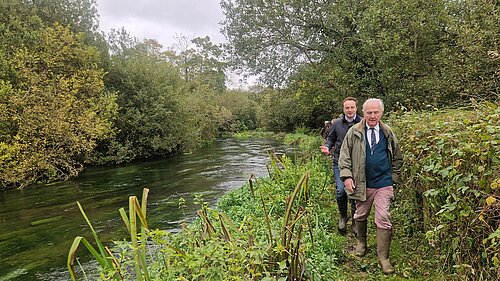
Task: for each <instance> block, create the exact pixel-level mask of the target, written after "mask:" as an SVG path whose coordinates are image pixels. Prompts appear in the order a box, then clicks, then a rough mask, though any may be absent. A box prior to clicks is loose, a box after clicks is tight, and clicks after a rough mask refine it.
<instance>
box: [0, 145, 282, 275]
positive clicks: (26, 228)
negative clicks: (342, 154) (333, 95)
mask: <svg viewBox="0 0 500 281" xmlns="http://www.w3.org/2000/svg"><path fill="white" fill-rule="evenodd" d="M268 148H273V149H275V150H276V151H277V152H281V153H284V152H285V151H284V150H285V147H284V146H283V145H281V144H278V143H276V142H275V141H272V140H263V139H260V140H235V139H220V140H217V141H216V142H214V144H213V145H210V146H209V147H206V148H203V149H200V150H197V151H195V152H193V153H191V154H182V155H177V156H173V157H170V158H167V159H162V160H157V161H148V162H141V163H134V164H127V165H122V166H113V167H92V168H88V169H86V170H85V171H83V172H82V173H81V174H80V176H79V177H78V178H75V179H73V180H70V181H66V182H58V183H54V184H47V185H36V186H31V187H29V188H26V189H24V190H12V191H5V192H0V281H7V280H9V281H11V280H12V281H27V280H44V281H45V280H57V281H59V280H70V277H69V273H68V272H67V270H66V259H67V254H68V251H69V247H70V246H71V243H72V242H73V239H74V238H75V237H76V236H84V237H86V238H87V239H89V241H92V242H93V239H92V237H91V233H90V231H89V228H88V226H87V225H86V223H85V220H84V218H83V217H82V215H81V213H80V212H79V210H78V207H77V205H76V201H79V202H80V203H81V205H82V206H83V208H84V210H85V212H86V214H87V216H88V217H89V219H90V221H91V223H92V224H93V227H94V228H95V230H96V231H97V232H98V235H99V237H100V239H101V240H102V241H104V242H110V241H113V240H123V239H125V238H126V237H127V233H126V230H125V227H124V224H123V222H122V220H121V218H120V215H119V213H118V209H119V208H121V207H125V208H126V209H128V197H129V196H132V195H135V196H137V197H138V198H139V200H140V198H141V195H142V190H143V188H149V190H150V191H149V196H148V222H149V224H150V228H159V229H166V230H171V231H176V230H177V227H178V224H179V222H180V221H182V220H188V221H189V220H193V219H194V218H195V212H196V210H197V209H198V206H197V205H194V203H193V199H194V196H195V195H196V194H202V198H203V200H204V201H205V202H209V203H210V204H212V205H214V204H215V202H216V201H217V199H218V198H219V197H220V196H221V195H222V194H224V193H225V192H227V191H228V190H231V189H232V188H235V187H239V186H242V185H243V184H244V183H245V182H247V180H248V178H249V176H250V175H251V174H253V175H254V176H256V177H261V176H267V168H266V164H267V163H268V162H269V158H268V155H267V153H266V149H268ZM181 198H183V199H185V200H186V205H187V208H185V210H184V212H182V211H181V210H179V208H178V204H179V199H181ZM80 247H81V248H80V250H79V252H78V254H79V255H80V254H81V255H82V256H83V257H86V258H87V259H90V257H88V254H87V255H86V254H85V252H86V251H87V250H86V249H85V247H83V245H80ZM82 259H83V258H82Z"/></svg>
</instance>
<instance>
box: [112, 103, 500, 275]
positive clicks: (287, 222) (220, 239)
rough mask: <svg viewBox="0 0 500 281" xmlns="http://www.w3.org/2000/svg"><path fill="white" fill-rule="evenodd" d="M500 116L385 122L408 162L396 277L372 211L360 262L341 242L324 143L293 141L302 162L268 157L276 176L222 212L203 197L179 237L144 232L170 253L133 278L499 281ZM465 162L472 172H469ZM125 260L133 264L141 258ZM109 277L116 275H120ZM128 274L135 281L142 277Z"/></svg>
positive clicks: (448, 114) (482, 112) (297, 137)
mask: <svg viewBox="0 0 500 281" xmlns="http://www.w3.org/2000/svg"><path fill="white" fill-rule="evenodd" d="M499 113H500V109H499V107H498V106H496V105H494V104H485V105H482V106H478V107H477V108H473V109H464V108H462V109H446V110H442V111H439V112H437V111H433V112H407V113H401V114H399V115H398V116H396V115H392V116H391V117H388V118H387V119H388V120H387V123H388V124H394V125H393V129H394V130H395V132H396V135H397V136H400V137H399V139H400V144H401V147H402V150H403V153H404V158H405V166H404V167H403V171H402V177H401V178H402V180H401V182H400V184H399V185H398V186H397V192H396V196H395V202H394V203H393V205H392V207H393V208H392V210H391V214H392V221H393V224H394V226H395V229H394V239H393V243H392V246H391V253H390V258H391V261H392V263H393V265H394V267H395V269H396V273H395V274H392V275H389V276H385V275H383V274H382V273H381V271H380V270H379V268H378V262H377V258H376V253H375V249H376V248H375V241H374V240H375V235H374V232H375V229H374V225H373V223H372V222H373V210H372V215H371V216H370V218H369V222H370V223H369V230H368V249H369V250H368V254H367V255H366V256H365V257H363V258H358V257H356V256H355V255H353V254H352V252H353V247H354V245H355V239H354V237H353V236H352V233H349V234H348V235H346V236H342V235H339V234H338V233H337V230H336V224H337V220H338V217H337V210H336V203H335V196H334V192H333V190H334V184H333V181H332V171H331V162H330V159H329V157H325V156H324V155H322V154H321V153H320V152H319V145H320V144H321V138H320V137H319V136H308V135H305V134H294V135H290V136H288V135H287V137H286V138H285V139H288V141H289V143H294V144H295V145H298V146H300V147H301V148H300V150H301V155H300V157H296V158H295V159H294V161H292V160H291V159H289V158H288V157H286V156H283V157H278V156H276V155H271V158H272V162H271V165H270V166H269V167H268V171H269V177H267V178H266V177H265V178H259V179H257V180H249V181H248V183H247V184H245V185H243V186H242V187H240V188H237V189H234V190H232V191H231V192H229V193H227V194H225V195H224V196H223V197H222V198H221V199H220V200H219V202H218V205H217V207H216V208H211V207H209V206H208V205H207V204H205V203H204V202H203V198H202V197H198V198H197V202H198V206H199V211H198V216H199V219H198V220H196V221H195V222H194V223H192V224H182V226H183V227H182V231H181V232H179V233H177V234H171V233H168V232H166V231H159V230H158V231H151V232H147V233H148V237H149V241H152V243H154V244H156V245H157V248H158V249H161V251H159V252H157V253H156V254H154V255H150V256H148V258H146V253H145V252H144V254H143V256H144V259H143V260H147V262H148V264H147V265H146V264H139V263H137V262H136V263H135V264H136V266H137V267H138V268H139V270H136V273H135V274H139V275H140V274H144V276H150V277H151V278H152V279H155V278H158V279H161V280H174V279H177V280H380V279H387V280H494V276H498V274H497V273H498V272H499V265H498V253H499V252H498V249H499V247H498V235H496V234H497V233H498V231H499V229H500V228H499V225H498V215H497V214H498V210H499V208H498V207H499V204H500V203H499V200H498V199H497V198H499V196H498V186H499V183H500V181H499V179H498V164H499V163H498V155H499V154H498V153H499V147H498V144H499V142H498V136H499V135H500V132H499V129H500V124H499V119H498V116H499V115H498V114H499ZM465 160H467V162H468V163H470V164H474V165H462V162H464V161H465ZM479 222H480V223H479ZM446 229H448V231H446V232H444V231H443V230H446ZM453 229H461V230H462V231H461V232H456V231H453ZM472 234H474V236H471V235H472ZM475 237H481V239H476V238H475ZM461 241H462V242H463V243H462V242H461ZM128 245H129V244H128V243H122V244H121V248H123V249H125V248H127V247H128ZM140 251H143V250H141V249H139V248H138V249H136V250H135V252H136V253H138V252H140ZM116 254H117V256H116V257H114V258H115V259H117V260H123V261H128V264H134V262H132V261H133V252H131V251H123V252H120V253H116ZM136 256H137V255H136ZM465 261H468V262H469V263H465ZM105 272H106V274H107V276H108V277H110V278H111V277H113V276H115V277H116V276H117V275H116V273H117V271H116V270H114V269H113V268H109V269H108V270H106V271H105ZM120 273H121V274H125V275H126V276H125V279H126V280H128V279H130V278H132V276H134V274H133V273H132V274H131V273H130V272H122V271H120ZM127 274H128V275H127Z"/></svg>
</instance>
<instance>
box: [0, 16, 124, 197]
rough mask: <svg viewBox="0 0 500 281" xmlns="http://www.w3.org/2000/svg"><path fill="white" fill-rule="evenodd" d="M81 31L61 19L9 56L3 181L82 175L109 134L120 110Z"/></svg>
mask: <svg viewBox="0 0 500 281" xmlns="http://www.w3.org/2000/svg"><path fill="white" fill-rule="evenodd" d="M82 36H83V35H82V34H79V35H77V34H74V33H72V32H71V31H70V30H69V28H67V27H62V26H61V25H58V24H55V25H54V26H53V27H47V28H45V29H44V30H43V32H42V36H41V38H40V39H39V44H36V45H34V46H31V48H27V47H24V48H20V49H18V50H17V51H16V52H15V53H14V55H13V57H11V58H10V59H9V65H11V67H12V71H13V76H14V79H13V80H12V82H2V95H1V100H0V104H1V108H2V109H3V110H2V111H1V112H0V124H3V137H2V143H1V147H2V149H3V150H4V151H5V152H7V153H8V155H7V157H8V159H7V160H8V161H7V160H5V158H4V160H5V162H4V163H2V164H3V165H1V166H0V169H1V170H2V171H1V173H0V174H1V175H2V176H1V179H0V184H1V186H2V187H7V186H17V187H23V186H25V185H27V184H30V183H34V182H37V181H54V180H64V179H67V178H68V177H72V176H76V175H77V174H78V172H79V171H81V169H82V167H83V166H82V165H83V163H84V162H85V161H87V160H88V156H89V154H90V153H91V152H92V151H93V149H94V147H95V146H96V142H97V141H99V140H102V139H105V138H106V137H108V136H109V134H110V133H111V122H110V119H111V117H112V116H113V114H114V112H115V110H116V106H115V105H116V104H115V100H114V96H113V95H109V94H107V93H106V92H105V91H104V83H103V76H104V71H103V70H102V69H99V68H97V66H96V65H97V63H98V62H99V53H98V51H97V50H96V49H95V48H93V47H89V46H86V45H84V44H83V43H82Z"/></svg>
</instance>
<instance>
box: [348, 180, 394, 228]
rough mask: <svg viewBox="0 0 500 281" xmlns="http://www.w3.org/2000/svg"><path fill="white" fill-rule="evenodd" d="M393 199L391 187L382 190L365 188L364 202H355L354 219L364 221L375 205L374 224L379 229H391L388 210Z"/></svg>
mask: <svg viewBox="0 0 500 281" xmlns="http://www.w3.org/2000/svg"><path fill="white" fill-rule="evenodd" d="M393 199H394V189H393V187H392V186H386V187H382V188H367V189H366V201H359V200H356V213H355V214H354V219H355V220H357V221H364V220H366V219H367V218H368V216H369V215H370V211H371V207H372V205H373V204H374V205H375V224H376V225H377V228H380V229H392V224H391V213H390V212H389V208H390V206H391V201H392V200H393Z"/></svg>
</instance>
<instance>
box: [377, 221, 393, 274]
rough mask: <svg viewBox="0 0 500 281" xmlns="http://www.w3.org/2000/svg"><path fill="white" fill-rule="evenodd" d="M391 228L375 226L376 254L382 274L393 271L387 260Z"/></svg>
mask: <svg viewBox="0 0 500 281" xmlns="http://www.w3.org/2000/svg"><path fill="white" fill-rule="evenodd" d="M391 239H392V229H381V228H377V256H378V261H379V263H380V267H381V268H382V272H383V273H384V274H391V273H394V267H392V264H391V262H390V261H389V249H390V248H391Z"/></svg>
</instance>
